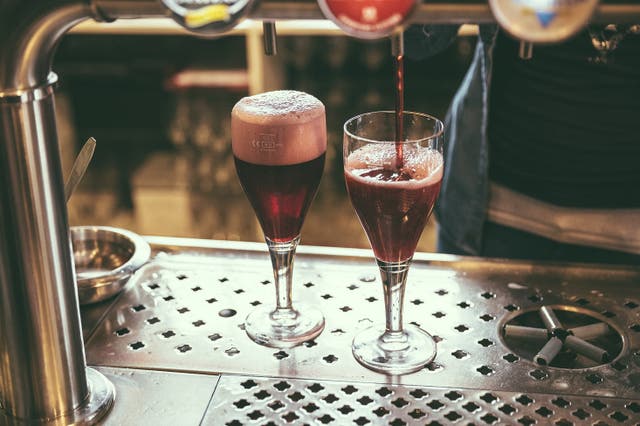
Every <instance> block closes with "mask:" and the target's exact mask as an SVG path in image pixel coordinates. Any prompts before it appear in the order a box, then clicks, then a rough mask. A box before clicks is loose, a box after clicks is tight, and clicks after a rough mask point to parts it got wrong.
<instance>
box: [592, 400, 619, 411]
mask: <svg viewBox="0 0 640 426" xmlns="http://www.w3.org/2000/svg"><path fill="white" fill-rule="evenodd" d="M589 406H590V407H591V408H595V409H596V410H598V411H601V410H603V409H605V408H607V404H605V403H604V402H602V401H600V400H599V399H594V400H593V401H591V402H590V403H589ZM627 408H629V407H628V406H627Z"/></svg>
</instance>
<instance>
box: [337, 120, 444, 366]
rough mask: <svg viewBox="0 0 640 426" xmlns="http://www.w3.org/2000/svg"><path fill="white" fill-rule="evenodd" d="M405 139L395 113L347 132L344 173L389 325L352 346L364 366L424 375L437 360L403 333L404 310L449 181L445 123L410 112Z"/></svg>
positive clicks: (411, 332)
mask: <svg viewBox="0 0 640 426" xmlns="http://www.w3.org/2000/svg"><path fill="white" fill-rule="evenodd" d="M402 119H403V122H402V123H401V124H402V128H403V137H402V139H401V140H399V141H396V113H395V112H394V111H377V112H370V113H365V114H362V115H359V116H357V117H354V118H351V119H350V120H348V121H347V122H346V123H345V125H344V149H343V159H344V174H345V181H346V185H347V191H348V193H349V197H350V199H351V203H352V205H353V207H354V209H355V211H356V213H357V215H358V218H359V219H360V223H361V224H362V227H363V228H364V230H365V233H366V234H367V237H368V238H369V242H370V244H371V248H372V249H373V252H374V255H375V257H376V261H377V264H378V267H379V268H380V274H381V277H382V284H383V290H384V302H385V311H386V324H385V325H384V326H380V327H378V326H373V327H371V328H368V329H366V330H364V331H362V332H360V333H359V334H357V335H356V336H355V338H354V340H353V345H352V351H353V354H354V356H355V358H356V359H357V360H358V362H360V363H361V364H363V365H364V366H366V367H368V368H370V369H372V370H375V371H378V372H382V373H387V374H405V373H410V372H413V371H416V370H419V369H420V368H422V367H423V366H424V365H425V364H427V363H429V362H430V361H431V360H432V359H433V358H434V357H435V354H436V349H435V342H434V341H433V339H432V337H431V336H430V335H429V334H428V333H426V332H425V331H423V330H421V329H420V328H418V327H415V326H407V327H406V328H405V327H403V324H402V303H403V297H404V290H405V285H406V279H407V273H408V271H409V264H410V262H411V258H412V257H413V254H414V252H415V249H416V245H417V244H418V240H419V238H420V235H421V234H422V230H423V229H424V227H425V225H426V223H427V220H428V218H429V215H430V214H431V210H432V209H433V205H434V204H435V201H436V198H437V197H438V192H439V191H440V182H441V180H442V172H443V159H442V134H443V124H442V122H441V121H440V120H438V119H436V118H434V117H431V116H429V115H426V114H421V113H415V112H403V114H402Z"/></svg>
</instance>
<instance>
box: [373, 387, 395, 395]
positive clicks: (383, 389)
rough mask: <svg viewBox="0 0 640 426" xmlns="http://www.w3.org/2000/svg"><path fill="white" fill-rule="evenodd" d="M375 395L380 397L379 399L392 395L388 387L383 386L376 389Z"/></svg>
mask: <svg viewBox="0 0 640 426" xmlns="http://www.w3.org/2000/svg"><path fill="white" fill-rule="evenodd" d="M376 393H377V394H378V395H380V396H381V397H385V396H388V395H391V394H392V393H393V391H392V390H391V389H389V388H388V387H386V386H383V387H381V388H378V389H376Z"/></svg>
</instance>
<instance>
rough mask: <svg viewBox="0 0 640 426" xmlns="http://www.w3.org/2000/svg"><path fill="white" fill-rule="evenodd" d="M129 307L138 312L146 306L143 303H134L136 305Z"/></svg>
mask: <svg viewBox="0 0 640 426" xmlns="http://www.w3.org/2000/svg"><path fill="white" fill-rule="evenodd" d="M131 309H133V311H134V312H140V311H144V310H145V309H147V307H146V306H144V305H136V306H132V307H131Z"/></svg>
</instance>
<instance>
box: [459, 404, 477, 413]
mask: <svg viewBox="0 0 640 426" xmlns="http://www.w3.org/2000/svg"><path fill="white" fill-rule="evenodd" d="M462 408H464V409H465V410H467V411H468V412H470V413H475V412H476V411H478V410H479V409H480V406H479V405H478V404H476V403H475V402H467V403H466V404H464V405H463V406H462Z"/></svg>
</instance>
